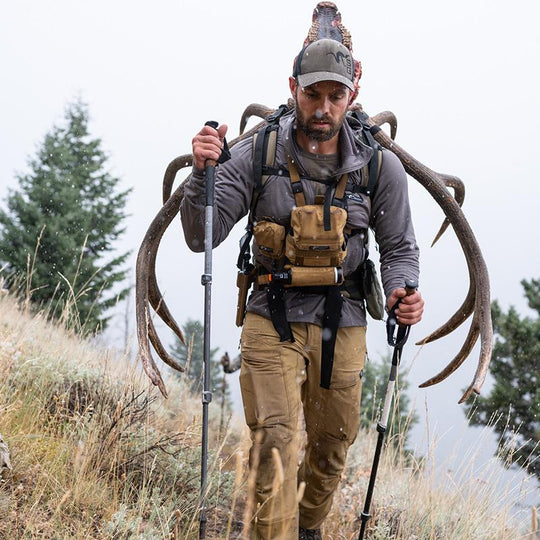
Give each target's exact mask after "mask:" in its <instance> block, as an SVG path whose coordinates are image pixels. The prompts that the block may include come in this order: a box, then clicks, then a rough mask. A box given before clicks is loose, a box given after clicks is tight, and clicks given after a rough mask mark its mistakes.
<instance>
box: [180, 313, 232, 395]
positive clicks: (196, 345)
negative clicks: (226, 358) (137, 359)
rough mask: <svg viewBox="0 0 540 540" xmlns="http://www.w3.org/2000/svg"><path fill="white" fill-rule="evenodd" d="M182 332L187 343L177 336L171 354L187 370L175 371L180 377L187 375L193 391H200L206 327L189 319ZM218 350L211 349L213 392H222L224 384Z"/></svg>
mask: <svg viewBox="0 0 540 540" xmlns="http://www.w3.org/2000/svg"><path fill="white" fill-rule="evenodd" d="M182 333H183V334H184V337H185V339H186V343H187V345H184V344H183V343H182V342H181V341H180V340H179V339H178V338H176V340H175V343H174V344H173V346H172V350H171V354H172V356H173V357H174V358H176V359H177V360H178V361H179V363H180V364H181V365H183V366H186V371H185V372H184V373H178V372H175V373H177V374H178V376H180V377H187V378H188V379H189V385H190V387H191V389H192V390H193V391H200V390H201V389H202V383H203V361H204V328H203V325H202V324H201V323H200V321H197V320H195V319H188V320H187V321H186V322H185V323H184V324H183V325H182ZM218 350H219V349H218V348H215V349H210V378H211V381H212V391H213V392H215V391H220V392H221V389H222V385H223V370H222V368H221V364H220V363H219V361H218V360H216V358H215V356H216V354H217V352H218ZM225 394H226V395H227V396H228V394H229V388H228V386H227V384H226V382H225Z"/></svg>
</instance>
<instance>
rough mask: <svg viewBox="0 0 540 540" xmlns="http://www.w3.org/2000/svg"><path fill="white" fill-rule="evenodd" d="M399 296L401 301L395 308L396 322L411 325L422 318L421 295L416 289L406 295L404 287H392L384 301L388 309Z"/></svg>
mask: <svg viewBox="0 0 540 540" xmlns="http://www.w3.org/2000/svg"><path fill="white" fill-rule="evenodd" d="M400 298H401V302H400V304H399V307H398V308H397V309H396V318H397V322H398V323H399V324H403V325H411V324H416V323H417V322H419V321H420V320H422V313H424V300H423V299H422V295H421V294H420V293H419V292H418V291H415V292H414V293H413V294H411V295H409V296H407V292H406V291H405V289H394V290H393V291H392V294H391V295H390V297H389V298H388V301H387V302H386V305H387V306H388V309H389V310H390V309H392V307H393V306H394V304H395V303H396V302H397V301H398V300H399V299H400Z"/></svg>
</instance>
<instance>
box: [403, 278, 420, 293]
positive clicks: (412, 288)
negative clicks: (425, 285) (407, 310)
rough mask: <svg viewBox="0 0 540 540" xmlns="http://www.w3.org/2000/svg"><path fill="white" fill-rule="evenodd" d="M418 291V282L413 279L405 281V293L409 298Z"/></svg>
mask: <svg viewBox="0 0 540 540" xmlns="http://www.w3.org/2000/svg"><path fill="white" fill-rule="evenodd" d="M417 290H418V281H416V280H412V279H406V280H405V292H406V293H407V296H411V294H414V293H415V292H416V291H417Z"/></svg>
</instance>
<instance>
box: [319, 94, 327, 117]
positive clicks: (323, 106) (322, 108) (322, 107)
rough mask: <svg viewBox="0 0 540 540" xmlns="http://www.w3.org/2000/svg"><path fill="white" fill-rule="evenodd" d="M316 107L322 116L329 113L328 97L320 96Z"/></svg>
mask: <svg viewBox="0 0 540 540" xmlns="http://www.w3.org/2000/svg"><path fill="white" fill-rule="evenodd" d="M317 109H318V111H319V112H320V114H321V116H324V115H325V114H327V113H329V112H330V99H328V98H321V100H320V101H319V106H318V107H317Z"/></svg>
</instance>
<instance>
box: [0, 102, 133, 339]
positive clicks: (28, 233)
mask: <svg viewBox="0 0 540 540" xmlns="http://www.w3.org/2000/svg"><path fill="white" fill-rule="evenodd" d="M64 120H65V125H62V126H54V127H53V128H52V130H51V131H50V132H49V133H48V134H47V135H46V136H45V139H44V141H43V143H42V144H41V146H40V147H39V148H38V150H37V155H36V157H35V158H33V159H30V160H29V168H30V172H29V173H28V174H21V175H18V176H17V179H18V181H19V189H18V190H10V192H9V194H8V197H7V200H6V206H7V210H1V209H0V265H2V266H3V267H4V269H5V271H7V273H8V274H9V275H11V276H18V278H19V279H21V280H24V281H26V282H27V283H29V284H30V286H29V287H28V289H30V288H31V290H32V293H31V296H30V299H31V301H32V302H33V303H36V304H38V305H41V306H47V307H48V309H49V311H50V313H51V314H52V315H53V316H55V317H57V318H61V317H62V318H64V321H65V322H66V323H67V324H68V325H70V326H72V327H75V328H77V329H78V330H80V331H83V332H84V333H90V332H94V331H97V330H101V329H103V328H104V327H105V326H106V324H107V320H108V318H107V317H106V316H105V313H106V311H107V310H108V309H109V308H110V307H112V306H113V305H114V304H115V303H116V302H117V301H118V300H119V299H121V298H123V297H124V296H125V295H126V294H127V291H128V289H127V288H125V289H121V290H118V284H119V282H121V281H122V280H123V279H124V278H125V275H126V270H123V269H121V268H120V267H121V266H122V264H123V263H124V262H125V261H126V258H127V257H128V255H129V253H124V254H121V255H112V252H113V249H114V246H113V244H114V242H115V241H116V240H117V239H118V237H119V236H120V235H121V234H122V233H123V232H124V228H123V227H122V222H123V220H124V218H125V217H126V214H125V205H126V201H127V196H128V194H129V191H130V190H127V191H118V190H117V186H118V183H119V179H118V178H115V177H113V176H112V175H111V174H109V173H108V172H107V171H106V169H105V165H106V161H107V156H106V155H105V153H104V151H103V150H102V148H101V140H100V139H95V138H92V137H91V136H90V134H89V131H88V108H87V105H86V104H84V103H83V102H81V101H80V100H77V101H75V102H74V103H72V104H69V105H68V106H67V108H66V111H65V116H64ZM27 272H28V273H27ZM25 278H26V279H25ZM30 280H31V281H30ZM107 292H109V295H106V293H107ZM69 308H75V309H69ZM67 311H70V317H69V319H66V312H67ZM74 315H75V317H74Z"/></svg>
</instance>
